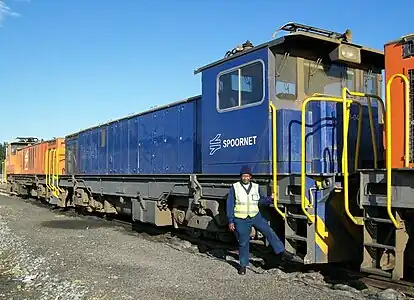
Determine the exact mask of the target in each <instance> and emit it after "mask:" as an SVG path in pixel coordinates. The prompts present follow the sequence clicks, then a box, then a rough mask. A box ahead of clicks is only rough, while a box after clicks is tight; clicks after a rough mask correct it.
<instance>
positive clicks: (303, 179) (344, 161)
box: [301, 96, 363, 225]
mask: <svg viewBox="0 0 414 300" xmlns="http://www.w3.org/2000/svg"><path fill="white" fill-rule="evenodd" d="M311 101H328V102H337V103H343V110H344V111H343V118H344V124H343V137H344V141H343V147H344V148H343V155H342V172H343V174H344V198H345V210H346V212H347V215H348V217H349V218H350V219H351V220H352V221H353V222H354V223H355V224H357V225H362V224H363V222H362V219H360V218H356V217H354V216H353V215H352V214H351V212H350V211H349V199H348V197H349V194H348V187H349V186H348V185H349V182H348V176H349V174H348V145H347V138H348V126H349V110H348V108H349V105H350V104H351V103H353V101H352V100H347V99H346V98H345V99H343V98H340V97H326V96H325V97H324V96H322V97H316V96H315V97H308V98H306V99H305V101H304V102H303V104H302V124H301V127H302V128H301V208H302V211H303V213H304V214H305V215H306V217H307V218H308V220H309V221H311V222H312V223H313V222H314V220H313V219H312V216H311V215H310V214H309V213H308V211H307V207H306V196H305V193H306V114H305V113H306V106H307V104H308V103H309V102H311Z"/></svg>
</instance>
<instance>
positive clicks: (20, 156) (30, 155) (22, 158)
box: [6, 138, 65, 198]
mask: <svg viewBox="0 0 414 300" xmlns="http://www.w3.org/2000/svg"><path fill="white" fill-rule="evenodd" d="M6 165H7V169H6V171H7V175H27V178H28V180H32V181H33V183H34V184H35V185H37V184H39V180H40V179H41V178H39V176H41V177H42V179H44V181H45V182H44V185H45V187H46V188H45V187H43V188H40V190H41V191H42V192H41V193H40V195H39V196H41V197H42V198H47V197H48V196H50V195H48V190H50V193H52V194H57V193H54V190H56V189H57V188H56V186H55V185H54V184H55V183H54V182H55V181H56V178H58V176H61V175H64V174H65V139H64V138H57V139H53V140H49V141H43V140H41V141H39V140H38V139H37V138H29V139H28V138H25V139H22V138H18V141H16V142H11V143H10V144H9V146H8V151H7V155H6ZM13 178H14V177H13V176H9V177H8V182H9V190H10V191H18V193H19V188H20V186H18V185H16V184H14V180H13Z"/></svg>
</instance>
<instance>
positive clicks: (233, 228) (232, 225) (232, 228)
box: [229, 223, 236, 231]
mask: <svg viewBox="0 0 414 300" xmlns="http://www.w3.org/2000/svg"><path fill="white" fill-rule="evenodd" d="M235 229H236V227H235V226H234V223H231V224H229V230H230V231H234V230H235Z"/></svg>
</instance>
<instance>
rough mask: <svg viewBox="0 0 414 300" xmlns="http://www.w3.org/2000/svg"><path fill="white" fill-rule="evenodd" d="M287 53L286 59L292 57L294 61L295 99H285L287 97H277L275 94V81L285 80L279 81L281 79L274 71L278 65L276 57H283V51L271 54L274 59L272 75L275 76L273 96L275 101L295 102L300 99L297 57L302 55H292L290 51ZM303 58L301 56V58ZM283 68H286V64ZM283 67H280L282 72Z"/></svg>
mask: <svg viewBox="0 0 414 300" xmlns="http://www.w3.org/2000/svg"><path fill="white" fill-rule="evenodd" d="M288 53H289V56H288V57H287V60H289V59H294V61H295V68H294V70H295V82H294V85H295V95H294V96H295V99H287V98H279V97H278V96H277V88H276V87H277V83H278V82H285V81H281V80H278V77H276V71H277V67H278V65H277V62H278V60H279V58H278V57H280V59H283V57H284V55H285V53H280V52H273V55H274V59H275V63H274V72H275V73H274V74H275V75H274V77H275V80H274V97H275V99H276V100H277V101H290V102H296V101H298V100H299V99H300V97H301V96H300V90H299V86H300V84H299V81H300V79H299V77H300V73H301V72H300V68H301V67H300V64H299V59H301V58H302V57H300V56H294V55H291V54H290V52H288ZM302 59H303V58H302ZM284 68H286V66H285V67H284ZM284 68H283V69H282V72H283V70H284ZM287 83H288V84H292V82H287Z"/></svg>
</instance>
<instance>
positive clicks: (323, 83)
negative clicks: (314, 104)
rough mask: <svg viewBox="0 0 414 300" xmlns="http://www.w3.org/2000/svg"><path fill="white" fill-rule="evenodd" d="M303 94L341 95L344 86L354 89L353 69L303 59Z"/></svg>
mask: <svg viewBox="0 0 414 300" xmlns="http://www.w3.org/2000/svg"><path fill="white" fill-rule="evenodd" d="M304 75H305V94H306V95H307V96H311V95H313V94H314V93H320V94H329V95H334V96H341V94H342V89H343V88H344V87H347V88H349V89H350V90H355V88H354V86H355V71H354V70H353V69H350V68H347V67H344V66H340V65H335V64H332V65H326V64H320V63H318V62H312V61H305V63H304Z"/></svg>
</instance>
